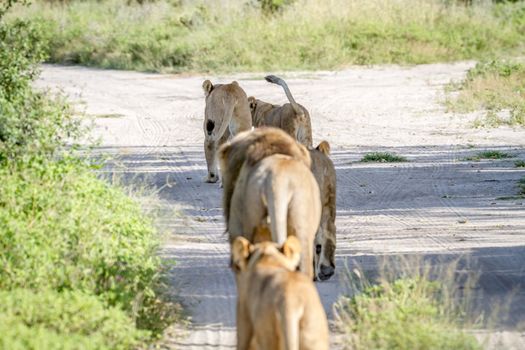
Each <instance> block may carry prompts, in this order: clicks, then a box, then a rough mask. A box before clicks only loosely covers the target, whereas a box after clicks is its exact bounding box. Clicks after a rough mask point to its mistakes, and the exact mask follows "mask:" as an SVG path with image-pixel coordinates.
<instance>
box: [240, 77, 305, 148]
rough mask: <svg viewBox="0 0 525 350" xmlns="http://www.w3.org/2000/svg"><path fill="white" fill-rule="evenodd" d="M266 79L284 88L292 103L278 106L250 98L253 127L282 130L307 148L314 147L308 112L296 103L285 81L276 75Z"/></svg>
mask: <svg viewBox="0 0 525 350" xmlns="http://www.w3.org/2000/svg"><path fill="white" fill-rule="evenodd" d="M265 79H266V81H268V82H270V83H274V84H277V85H280V86H282V88H283V89H284V92H285V94H286V97H288V101H290V103H286V104H284V105H282V106H278V105H273V104H271V103H267V102H264V101H261V100H258V99H256V98H255V97H253V96H250V97H248V102H249V105H250V111H251V117H252V123H253V126H254V127H260V126H274V127H277V128H281V129H283V130H284V131H286V132H287V133H288V134H289V135H290V136H292V137H293V138H295V139H296V140H297V141H298V142H299V143H301V144H303V145H304V146H306V147H312V123H311V121H310V114H309V113H308V110H307V109H306V108H305V107H303V106H301V105H300V104H298V103H297V102H295V100H294V98H293V96H292V93H291V92H290V89H289V88H288V85H287V84H286V82H285V81H284V80H283V79H281V78H279V77H276V76H275V75H268V76H267V77H265Z"/></svg>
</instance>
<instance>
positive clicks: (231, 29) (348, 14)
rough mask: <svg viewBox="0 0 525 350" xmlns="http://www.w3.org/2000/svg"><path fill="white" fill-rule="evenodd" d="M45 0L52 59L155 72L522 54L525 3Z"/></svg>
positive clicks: (39, 15) (34, 13) (34, 16)
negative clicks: (58, 1)
mask: <svg viewBox="0 0 525 350" xmlns="http://www.w3.org/2000/svg"><path fill="white" fill-rule="evenodd" d="M261 6H263V8H268V11H270V12H271V11H275V10H274V9H278V10H277V12H278V13H275V14H273V15H269V16H265V15H261V8H260V7H259V6H247V4H246V2H244V1H213V2H206V4H205V5H202V4H201V5H194V4H191V3H190V2H185V3H183V5H181V4H180V3H179V2H177V3H175V4H173V3H172V2H170V1H168V0H159V1H156V2H154V3H148V4H144V5H139V4H136V3H133V2H124V1H121V0H107V1H103V2H101V1H96V0H87V1H73V2H70V3H67V4H64V5H57V4H54V5H53V4H48V3H46V2H42V1H36V2H35V4H34V5H33V6H32V7H30V8H29V9H24V11H19V12H17V15H18V16H19V17H23V18H27V19H30V20H31V21H34V22H38V23H40V24H41V25H42V28H45V29H43V33H46V37H47V38H48V39H49V42H50V46H49V54H50V61H51V62H60V63H76V64H83V65H91V66H98V67H104V68H118V69H135V70H146V71H166V70H167V71H176V72H178V71H204V72H209V71H212V72H219V71H221V72H231V71H239V70H243V71H265V70H290V69H291V70H301V69H314V70H318V69H334V68H340V67H344V66H347V65H350V64H376V63H430V62H442V61H454V60H461V59H479V58H486V57H493V56H495V55H498V54H501V53H509V52H510V53H514V54H517V55H519V54H522V53H523V49H524V45H523V43H524V42H525V24H524V20H523V18H524V16H523V15H522V14H523V13H524V12H525V2H517V3H514V4H512V3H502V4H489V3H486V2H475V3H474V4H473V5H472V6H462V5H457V4H456V2H455V1H449V2H448V3H447V1H442V0H400V1H389V0H373V1H368V0H333V1H324V0H300V1H299V0H298V1H288V0H278V1H276V0H261Z"/></svg>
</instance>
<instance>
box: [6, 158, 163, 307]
mask: <svg viewBox="0 0 525 350" xmlns="http://www.w3.org/2000/svg"><path fill="white" fill-rule="evenodd" d="M0 226H1V227H2V228H3V229H2V231H1V232H0V245H1V246H2V248H3V249H2V250H1V251H0V260H1V261H2V262H3V269H2V270H0V289H3V290H9V289H13V288H31V289H42V288H45V289H54V290H73V289H79V290H82V291H85V292H89V293H92V294H94V295H99V296H100V297H101V298H102V299H103V300H104V301H106V302H107V303H108V304H109V305H118V306H119V307H121V308H123V309H124V310H128V311H130V312H132V311H133V310H141V309H142V303H143V300H144V299H145V298H146V299H149V298H151V297H153V296H154V295H155V293H154V291H153V289H152V288H153V284H154V282H155V281H156V280H157V279H158V270H159V266H160V262H159V258H157V257H155V249H156V244H155V236H154V230H153V228H152V223H151V221H150V220H148V219H147V218H146V217H145V216H144V215H142V213H141V211H140V208H139V206H138V205H137V204H136V203H134V202H133V201H132V200H131V199H129V198H128V197H126V196H125V195H124V193H122V192H121V191H120V190H118V189H115V188H112V187H110V186H109V185H107V184H106V183H104V182H102V181H100V180H98V179H96V177H95V176H94V175H93V174H91V173H90V172H89V171H87V169H86V168H84V167H82V166H81V165H77V164H75V162H73V161H71V160H64V161H58V162H49V163H46V164H45V165H42V164H40V163H36V164H35V165H27V164H24V165H23V166H19V165H14V166H10V167H4V168H2V169H0Z"/></svg>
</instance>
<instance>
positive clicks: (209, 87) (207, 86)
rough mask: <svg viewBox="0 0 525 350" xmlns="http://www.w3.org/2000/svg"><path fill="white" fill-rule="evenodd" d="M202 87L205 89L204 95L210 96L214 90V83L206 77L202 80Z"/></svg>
mask: <svg viewBox="0 0 525 350" xmlns="http://www.w3.org/2000/svg"><path fill="white" fill-rule="evenodd" d="M202 89H203V90H204V95H206V96H208V95H209V94H210V93H211V91H212V90H213V84H212V83H211V81H209V80H207V79H206V80H204V81H203V82H202Z"/></svg>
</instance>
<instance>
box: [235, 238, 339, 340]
mask: <svg viewBox="0 0 525 350" xmlns="http://www.w3.org/2000/svg"><path fill="white" fill-rule="evenodd" d="M300 250H301V244H300V242H299V241H298V240H297V239H296V238H295V237H294V236H290V237H288V238H287V240H286V241H285V242H284V244H283V245H282V248H280V249H279V246H278V245H277V244H276V243H273V242H263V243H259V244H255V245H252V244H250V242H249V241H248V240H247V239H245V238H243V237H237V238H236V239H235V241H234V242H233V246H232V261H233V269H234V271H235V274H236V279H237V294H238V299H237V349H238V350H246V349H250V350H285V349H286V350H309V349H311V350H327V349H328V346H329V345H328V322H327V320H326V314H325V312H324V309H323V306H322V305H321V300H320V299H319V295H318V293H317V290H316V288H315V286H314V285H313V283H312V281H311V279H308V277H306V276H305V275H303V274H301V273H299V272H297V271H295V270H296V268H297V265H298V263H299V260H300Z"/></svg>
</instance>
